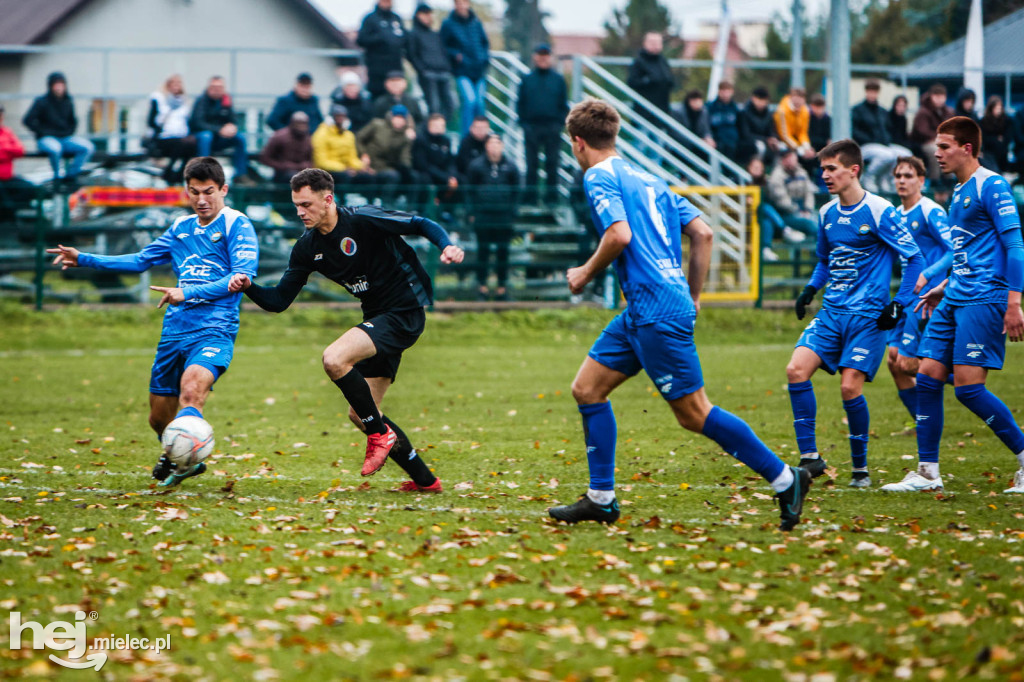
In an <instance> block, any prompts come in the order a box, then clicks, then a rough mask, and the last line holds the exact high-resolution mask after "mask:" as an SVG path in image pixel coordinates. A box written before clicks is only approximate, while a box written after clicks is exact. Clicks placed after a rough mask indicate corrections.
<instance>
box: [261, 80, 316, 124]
mask: <svg viewBox="0 0 1024 682" xmlns="http://www.w3.org/2000/svg"><path fill="white" fill-rule="evenodd" d="M296 111H301V112H302V113H304V114H305V115H306V116H308V117H309V127H310V130H316V129H317V128H318V127H319V126H320V124H321V123H323V122H324V115H323V114H322V113H321V112H320V98H319V97H317V96H316V95H314V94H313V77H312V76H310V75H309V74H308V73H300V74H299V75H298V76H297V77H296V79H295V87H294V88H293V89H292V91H291V92H289V93H288V94H286V95H281V96H280V97H278V98H277V101H276V102H274V108H273V109H271V110H270V115H268V116H267V125H268V126H270V129H271V130H281V129H282V128H284V127H286V126H288V125H289V122H290V121H291V120H292V114H294V113H295V112H296Z"/></svg>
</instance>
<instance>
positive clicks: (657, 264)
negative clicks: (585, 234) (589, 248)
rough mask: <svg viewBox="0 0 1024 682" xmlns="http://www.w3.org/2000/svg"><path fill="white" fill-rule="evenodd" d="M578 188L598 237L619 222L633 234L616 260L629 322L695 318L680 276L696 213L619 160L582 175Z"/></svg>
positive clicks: (660, 182) (661, 185) (664, 186)
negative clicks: (686, 232) (687, 229)
mask: <svg viewBox="0 0 1024 682" xmlns="http://www.w3.org/2000/svg"><path fill="white" fill-rule="evenodd" d="M583 189H584V191H585V192H586V194H587V200H588V201H589V202H590V209H591V214H592V216H593V219H594V225H596V226H597V229H598V231H599V232H600V233H601V234H604V232H605V230H607V229H608V228H609V227H611V226H612V224H614V223H617V222H619V221H621V220H624V221H626V222H627V223H628V224H629V229H630V231H631V232H632V234H633V237H632V239H631V240H630V242H629V244H628V245H627V246H626V248H625V249H624V250H623V252H622V253H621V254H620V255H619V257H618V258H617V259H616V260H615V272H616V274H617V275H618V276H619V283H620V284H621V286H622V292H623V293H624V294H625V296H626V301H628V303H629V311H630V317H631V318H632V319H633V322H634V323H635V324H650V323H652V322H657V321H660V320H664V319H668V318H672V317H678V316H686V315H695V314H696V308H695V306H694V305H693V299H692V298H691V297H690V285H689V283H687V281H686V277H685V275H684V274H683V245H682V228H683V227H684V226H685V225H687V224H689V223H690V222H691V221H693V220H694V219H695V218H698V217H700V211H698V210H697V209H696V208H694V206H693V205H692V204H691V203H690V202H689V201H687V200H686V199H684V198H683V197H681V196H679V195H678V194H676V193H675V192H673V191H672V190H671V189H669V186H668V185H667V184H666V183H665V181H664V180H661V179H660V178H657V177H655V176H653V175H651V174H650V173H646V172H644V171H642V170H640V169H639V168H636V167H634V166H632V165H630V164H629V163H627V162H626V161H624V160H623V159H622V158H620V157H618V156H614V157H612V158H610V159H606V160H604V161H602V162H601V163H599V164H597V165H596V166H593V167H592V168H590V169H589V170H587V172H586V173H585V174H584V176H583Z"/></svg>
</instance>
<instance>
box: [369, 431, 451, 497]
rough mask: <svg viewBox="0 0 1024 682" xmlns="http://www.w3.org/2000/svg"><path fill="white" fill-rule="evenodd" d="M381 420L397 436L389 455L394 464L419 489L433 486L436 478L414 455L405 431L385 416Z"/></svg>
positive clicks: (417, 456) (420, 459)
mask: <svg viewBox="0 0 1024 682" xmlns="http://www.w3.org/2000/svg"><path fill="white" fill-rule="evenodd" d="M381 419H382V420H383V421H384V423H385V424H387V425H388V426H390V427H391V430H392V431H394V432H395V435H396V436H398V440H397V441H396V442H395V447H393V448H391V455H390V457H391V459H392V460H394V462H395V464H397V465H398V466H400V467H402V468H403V469H404V470H405V473H407V474H409V478H411V479H412V482H413V483H415V484H416V485H418V486H420V487H421V488H426V487H427V486H431V485H434V481H436V480H437V476H435V475H434V474H433V472H432V471H431V470H430V469H428V468H427V463H426V462H424V461H423V458H422V457H420V456H419V455H418V454H416V450H414V449H413V447H412V443H411V442H409V437H408V436H406V435H405V431H402V429H401V428H399V426H398V424H396V423H395V422H393V421H391V420H390V419H388V417H387V416H386V415H385V416H383V417H381Z"/></svg>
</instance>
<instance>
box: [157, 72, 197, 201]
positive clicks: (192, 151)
mask: <svg viewBox="0 0 1024 682" xmlns="http://www.w3.org/2000/svg"><path fill="white" fill-rule="evenodd" d="M191 114H192V104H191V102H189V100H188V98H187V97H186V96H185V84H184V82H183V81H182V79H181V76H180V75H178V74H173V75H172V76H170V77H168V79H167V80H166V81H164V85H163V87H162V88H160V89H159V90H157V91H156V92H154V93H153V94H152V95H150V96H149V115H148V116H147V118H146V124H147V125H148V126H149V135H150V138H149V142H148V147H149V148H150V149H151V150H152V153H153V154H154V155H155V156H164V157H167V166H166V167H165V168H164V175H163V177H164V180H166V181H167V184H175V183H178V182H181V181H182V179H183V177H184V175H183V172H184V169H185V164H186V163H187V162H188V160H189V159H191V158H192V157H193V156H195V155H196V138H194V137H192V136H191V135H189V134H188V118H189V116H190V115H191Z"/></svg>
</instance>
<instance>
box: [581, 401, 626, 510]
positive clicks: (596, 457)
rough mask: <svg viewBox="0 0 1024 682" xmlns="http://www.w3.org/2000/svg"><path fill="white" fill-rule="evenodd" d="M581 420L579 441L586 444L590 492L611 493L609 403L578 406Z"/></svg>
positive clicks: (612, 440) (615, 435) (612, 451)
mask: <svg viewBox="0 0 1024 682" xmlns="http://www.w3.org/2000/svg"><path fill="white" fill-rule="evenodd" d="M579 409H580V414H581V415H582V416H583V438H584V440H585V441H586V443H587V463H588V464H589V465H590V489H591V490H614V489H615V441H616V439H617V438H618V430H617V429H616V427H615V413H614V412H612V404H611V403H610V402H604V403H591V404H590V405H580V406H579Z"/></svg>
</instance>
